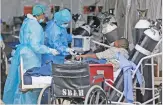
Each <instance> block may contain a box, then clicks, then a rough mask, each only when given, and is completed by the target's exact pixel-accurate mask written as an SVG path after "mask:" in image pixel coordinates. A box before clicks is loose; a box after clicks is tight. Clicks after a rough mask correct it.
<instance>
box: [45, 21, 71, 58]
mask: <svg viewBox="0 0 163 105" xmlns="http://www.w3.org/2000/svg"><path fill="white" fill-rule="evenodd" d="M45 32H46V34H47V43H48V45H49V46H50V47H51V48H55V49H56V50H57V51H58V52H59V53H60V54H62V55H69V53H68V52H67V51H66V49H67V48H68V43H67V32H66V33H65V34H64V33H61V30H60V28H58V26H56V25H55V24H54V23H53V22H51V23H49V24H48V26H47V27H46V31H45ZM63 34H64V35H63Z"/></svg>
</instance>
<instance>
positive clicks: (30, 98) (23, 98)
mask: <svg viewBox="0 0 163 105" xmlns="http://www.w3.org/2000/svg"><path fill="white" fill-rule="evenodd" d="M19 41H20V44H19V45H18V46H17V48H16V51H15V53H14V56H13V58H12V61H11V67H10V70H9V74H8V76H7V80H6V83H5V88H4V96H3V101H4V103H5V104H36V103H37V98H38V95H39V90H33V91H28V92H27V93H22V92H20V91H19V85H20V71H19V65H20V56H22V59H23V63H24V72H25V71H26V70H28V69H31V68H33V67H41V54H45V53H50V51H49V48H48V47H46V46H45V45H43V44H44V33H43V29H42V27H41V26H40V24H39V23H38V22H37V20H35V19H29V18H26V19H25V20H24V22H23V24H22V26H21V30H20V36H19Z"/></svg>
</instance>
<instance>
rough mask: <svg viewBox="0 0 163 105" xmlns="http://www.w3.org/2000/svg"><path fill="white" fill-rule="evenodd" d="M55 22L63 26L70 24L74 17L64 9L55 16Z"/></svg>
mask: <svg viewBox="0 0 163 105" xmlns="http://www.w3.org/2000/svg"><path fill="white" fill-rule="evenodd" d="M54 20H55V21H56V23H57V25H59V26H61V25H62V24H64V23H69V22H70V21H71V20H72V15H71V13H70V11H69V10H67V9H63V10H60V11H59V12H56V13H55V14H54Z"/></svg>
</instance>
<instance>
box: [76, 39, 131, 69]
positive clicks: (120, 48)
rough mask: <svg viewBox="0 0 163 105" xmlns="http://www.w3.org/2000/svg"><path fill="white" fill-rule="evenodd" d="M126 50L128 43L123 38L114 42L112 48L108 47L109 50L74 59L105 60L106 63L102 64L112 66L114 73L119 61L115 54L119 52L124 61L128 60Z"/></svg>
mask: <svg viewBox="0 0 163 105" xmlns="http://www.w3.org/2000/svg"><path fill="white" fill-rule="evenodd" d="M128 49H129V42H128V40H127V39H125V38H121V39H119V40H116V41H115V42H114V46H113V47H110V48H109V49H107V50H105V51H103V52H99V53H95V54H86V55H79V56H77V57H76V59H78V60H79V59H80V58H93V59H95V61H96V60H100V61H101V60H106V62H104V61H103V62H102V63H105V64H112V65H113V68H114V71H116V70H118V69H119V61H118V60H117V59H116V54H117V53H118V52H119V53H121V54H122V55H123V56H124V57H125V58H126V59H128V58H129V53H128Z"/></svg>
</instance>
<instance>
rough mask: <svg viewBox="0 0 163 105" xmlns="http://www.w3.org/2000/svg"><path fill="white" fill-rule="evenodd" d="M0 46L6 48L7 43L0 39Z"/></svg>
mask: <svg viewBox="0 0 163 105" xmlns="http://www.w3.org/2000/svg"><path fill="white" fill-rule="evenodd" d="M0 48H2V49H4V48H5V44H4V42H3V41H0Z"/></svg>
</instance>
